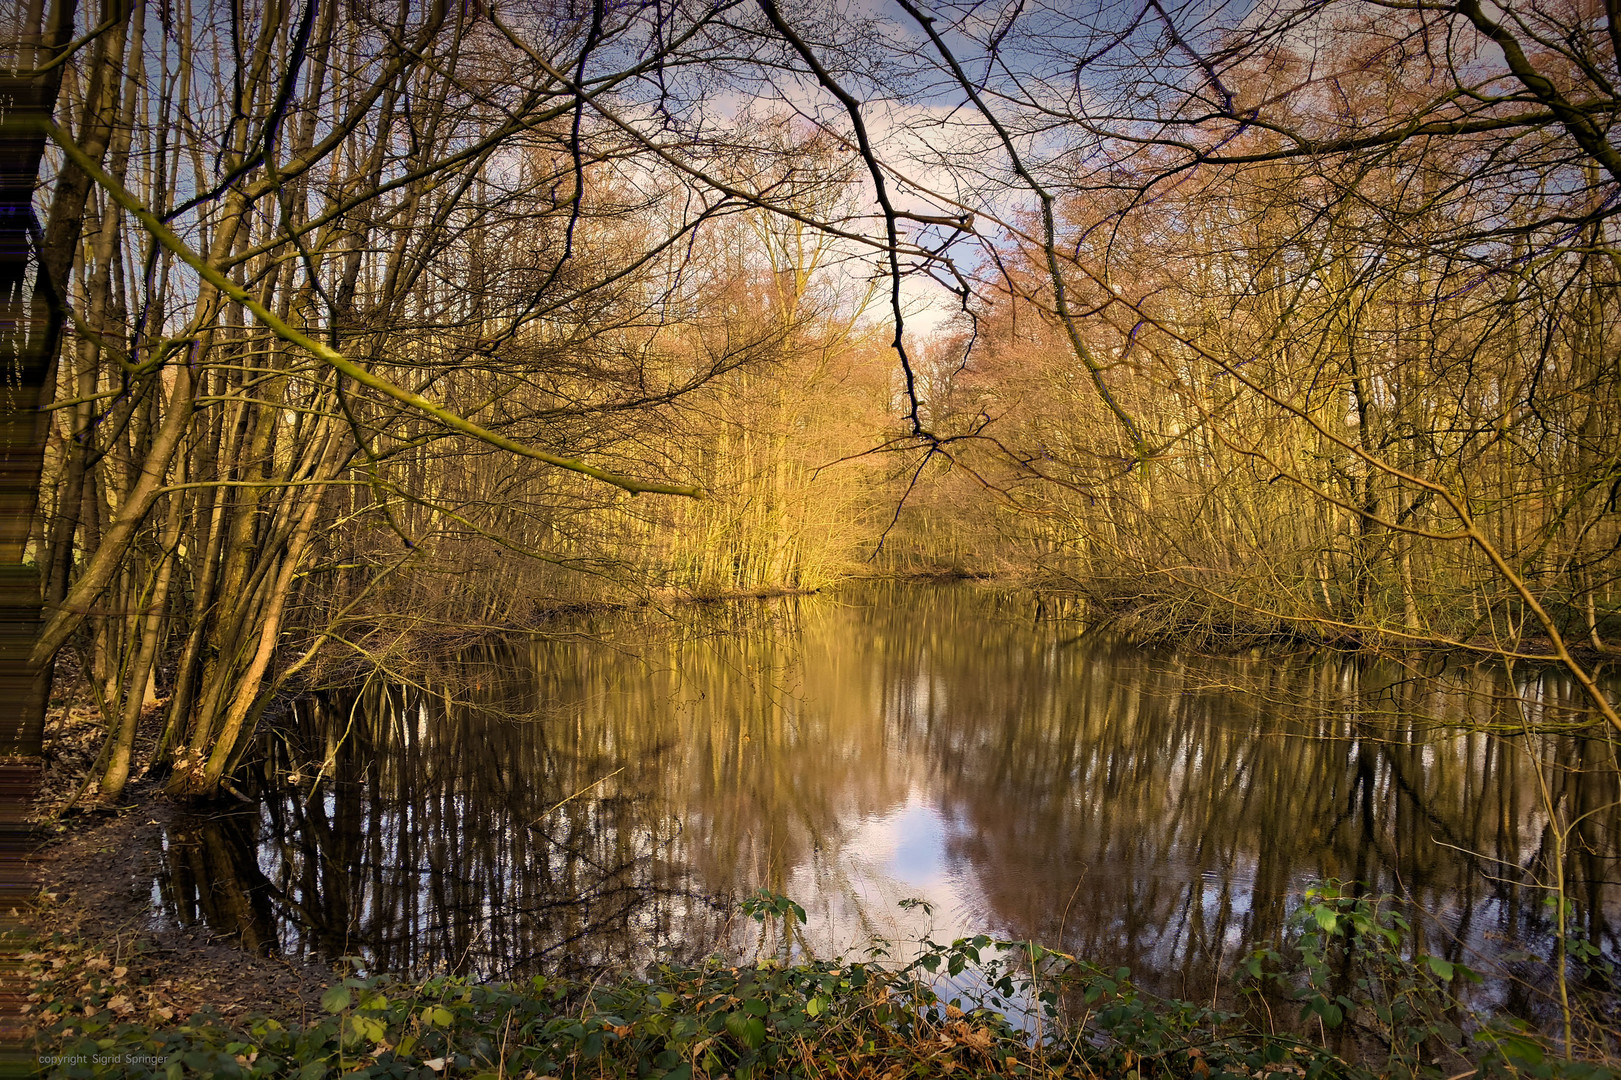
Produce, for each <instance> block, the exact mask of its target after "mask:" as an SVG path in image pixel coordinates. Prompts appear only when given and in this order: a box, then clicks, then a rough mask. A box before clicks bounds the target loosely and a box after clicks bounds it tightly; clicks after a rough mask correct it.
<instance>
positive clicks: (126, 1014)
mask: <svg viewBox="0 0 1621 1080" xmlns="http://www.w3.org/2000/svg"><path fill="white" fill-rule="evenodd" d="M86 728H97V729H98V730H99V725H95V724H94V723H93V721H91V720H90V718H89V716H88V715H83V716H77V717H76V716H74V715H72V714H71V710H70V711H69V715H66V716H63V715H61V714H59V715H58V716H57V717H55V718H53V724H52V730H51V732H50V735H51V743H50V744H49V749H48V750H47V753H46V774H45V777H44V780H43V783H42V785H41V798H40V801H39V803H38V804H37V814H36V823H37V828H38V835H39V836H40V837H41V841H42V842H41V845H40V846H39V847H38V849H37V850H35V852H34V853H33V855H32V857H31V858H30V860H29V862H30V868H31V869H32V871H33V876H34V879H35V880H36V881H37V882H38V883H39V886H40V887H39V891H38V894H37V898H36V902H35V904H34V905H33V908H32V910H31V911H28V912H25V913H23V915H24V918H23V923H24V927H25V930H26V931H31V933H32V938H33V940H32V941H31V942H29V943H27V944H26V945H25V946H24V947H25V949H26V951H25V953H24V955H23V958H22V959H23V960H24V962H25V965H26V968H25V971H26V974H27V975H28V976H29V978H30V980H31V982H32V983H33V985H32V987H31V990H32V993H30V995H29V1000H28V1002H27V1004H26V1006H25V1008H26V1010H27V1014H28V1015H30V1016H34V1017H39V1018H40V1019H39V1020H37V1021H36V1024H39V1025H40V1026H49V1024H50V1023H53V1022H54V1021H55V1018H54V1017H50V1016H48V1015H47V1014H49V1013H51V1012H52V1011H53V1010H51V1009H50V1006H52V1005H53V1004H57V1005H60V1004H62V1003H71V1005H72V1011H75V1012H77V1011H81V1010H82V1009H84V1008H85V1004H86V1003H88V1002H91V1001H93V1000H98V999H99V1001H100V1002H102V1003H105V1007H109V1008H111V1009H112V1010H113V1012H114V1013H115V1014H117V1015H118V1016H120V1017H121V1018H122V1019H126V1020H142V1021H151V1022H162V1021H168V1020H173V1019H179V1018H184V1017H187V1016H190V1015H191V1014H192V1013H195V1012H197V1011H199V1010H201V1009H204V1008H213V1009H215V1010H216V1011H218V1012H219V1013H220V1014H222V1015H224V1016H227V1017H229V1016H233V1015H238V1014H241V1013H246V1012H260V1013H265V1014H268V1015H271V1016H275V1017H276V1018H278V1019H281V1020H300V1019H302V1018H303V1017H304V1016H306V1015H308V1014H309V1013H310V1012H311V1011H312V1010H315V1009H316V1002H317V999H318V998H319V997H320V994H321V991H322V990H323V989H324V988H325V987H326V986H327V985H329V984H330V983H331V982H332V981H333V980H334V979H335V975H334V973H332V972H331V971H328V970H327V969H325V968H323V967H320V966H318V965H315V964H311V963H306V962H303V961H299V960H288V959H282V958H278V957H270V956H259V955H255V954H254V953H252V952H250V951H248V950H246V949H244V948H243V947H242V946H241V944H240V942H238V941H236V940H235V939H233V938H231V937H228V936H223V935H220V934H217V933H215V932H213V931H210V930H209V929H208V928H207V927H204V926H192V927H183V926H177V925H175V924H174V923H173V922H172V921H170V920H162V919H159V918H158V917H157V912H156V911H155V909H154V906H153V899H152V889H153V881H154V878H155V876H156V871H157V866H158V858H159V852H160V849H161V843H162V838H163V834H164V831H165V829H166V827H167V826H169V825H170V823H171V822H172V821H173V820H174V818H175V816H176V815H177V814H179V813H180V812H182V808H181V807H179V806H177V805H176V804H175V803H174V802H173V801H171V800H170V799H169V798H167V797H166V796H164V795H163V794H162V793H161V791H160V790H158V788H157V785H156V784H154V783H150V782H146V783H136V784H132V785H131V786H130V787H129V788H128V789H127V790H126V791H125V793H124V797H123V798H122V799H120V800H119V801H118V804H117V805H116V806H106V805H97V804H96V802H95V801H94V797H93V796H87V797H84V798H81V799H80V800H79V803H78V805H77V806H76V807H75V809H74V810H72V811H70V812H69V813H67V814H66V815H63V816H60V817H57V816H55V815H57V814H58V813H59V812H60V810H61V807H62V804H63V803H64V802H65V801H66V799H67V798H68V797H69V796H70V795H71V794H72V792H73V791H75V790H77V787H78V781H79V780H80V778H82V776H83V775H84V769H85V767H87V766H88V765H89V764H90V759H91V758H92V757H93V754H92V753H89V752H86V746H85V744H88V743H91V742H99V739H94V740H92V739H87V738H85V736H86V734H87V732H86V731H85V729H86Z"/></svg>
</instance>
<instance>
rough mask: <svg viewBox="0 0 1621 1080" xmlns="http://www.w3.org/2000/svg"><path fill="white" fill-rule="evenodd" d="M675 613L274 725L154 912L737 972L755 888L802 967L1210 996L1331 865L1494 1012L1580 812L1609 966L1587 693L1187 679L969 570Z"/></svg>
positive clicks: (1608, 753)
mask: <svg viewBox="0 0 1621 1080" xmlns="http://www.w3.org/2000/svg"><path fill="white" fill-rule="evenodd" d="M676 614H677V615H678V617H677V618H676V619H674V620H670V619H665V618H654V617H634V618H633V617H630V616H624V615H613V616H594V617H589V618H582V620H581V622H580V624H579V625H578V627H577V628H576V629H577V632H576V633H573V634H569V635H559V636H552V637H546V638H536V639H533V640H531V639H527V638H525V639H521V640H514V641H512V642H510V643H508V644H506V645H504V646H501V647H484V648H478V649H473V650H466V651H464V652H462V653H461V654H459V655H457V656H454V657H446V658H443V660H442V662H438V663H434V664H420V663H419V664H417V665H416V666H415V667H414V668H413V672H412V674H411V676H410V678H409V679H401V680H396V681H389V680H385V679H373V680H371V681H369V682H368V683H367V684H366V685H364V686H363V687H359V688H351V689H349V690H348V691H345V692H336V691H335V692H331V693H327V694H323V695H317V696H314V697H311V698H308V699H306V700H304V701H302V702H300V703H298V704H297V705H296V706H295V707H294V708H293V709H292V711H291V714H290V715H289V716H288V717H287V718H286V720H285V722H284V723H282V724H281V725H279V726H277V727H276V728H275V729H274V730H271V731H268V732H266V733H264V735H263V736H262V739H261V743H260V748H259V752H258V754H257V756H256V757H255V759H254V760H253V761H251V762H250V764H249V771H250V773H251V774H252V776H251V778H250V781H249V783H250V790H251V793H252V794H253V795H254V796H255V798H256V799H257V803H256V804H255V805H254V806H253V807H251V808H244V809H242V810H240V811H237V812H230V813H220V814H213V815H208V816H201V817H192V818H184V819H181V820H179V821H177V822H176V823H175V824H174V825H173V826H172V827H171V828H170V829H169V830H168V833H167V835H166V837H165V840H164V846H163V852H162V857H161V860H160V863H161V866H160V872H159V873H158V875H157V877H156V878H155V880H154V881H153V885H152V890H153V902H154V908H155V914H154V918H156V919H158V920H160V921H166V922H171V923H173V922H179V923H187V924H190V923H197V922H203V923H206V924H208V925H210V926H212V927H215V928H217V929H221V930H226V931H229V932H231V933H234V934H237V935H240V936H241V937H242V939H243V940H244V941H245V942H246V943H247V944H248V945H250V946H251V947H254V948H257V949H261V950H266V951H276V952H280V953H284V954H302V955H314V956H318V957H324V958H335V957H339V956H348V955H353V956H359V957H362V958H364V960H365V962H366V964H367V965H368V966H369V967H371V968H372V969H374V970H383V971H392V972H400V973H424V972H428V971H434V970H440V969H449V970H453V971H457V972H465V973H470V974H474V975H478V976H483V977H504V976H509V975H514V976H515V975H521V974H524V973H527V972H532V971H541V970H544V971H548V972H552V971H564V972H569V973H576V974H577V973H582V972H585V973H590V972H596V971H602V970H605V969H613V968H634V967H638V966H641V965H643V964H645V963H647V962H648V961H650V960H654V959H657V958H659V957H665V956H669V957H678V958H685V959H691V958H695V957H700V956H704V955H709V954H713V953H720V954H723V955H729V956H734V957H739V958H747V957H748V956H750V955H753V951H754V950H755V949H756V948H757V947H759V945H760V940H759V936H758V935H759V927H757V926H756V924H755V923H753V922H751V921H749V920H747V919H744V918H742V917H740V916H739V914H738V901H739V900H740V899H741V898H742V897H745V896H747V895H748V894H749V893H751V892H752V891H754V890H755V889H757V888H761V887H763V888H767V889H770V890H772V891H774V892H778V893H783V894H786V895H788V896H790V897H792V898H794V899H795V900H797V901H798V902H799V903H801V904H802V905H803V906H804V907H805V908H806V909H807V911H808V913H809V921H808V923H807V925H806V927H805V933H804V937H803V941H802V942H801V944H800V947H801V948H805V949H809V950H811V951H813V952H815V953H816V954H818V955H823V956H827V955H833V954H837V953H840V952H846V951H849V950H859V949H862V948H864V947H866V946H867V945H868V944H869V943H870V942H871V941H872V940H873V939H874V938H875V937H877V938H882V939H886V940H888V941H890V942H892V943H893V945H892V947H891V949H892V952H894V953H895V954H897V955H903V954H904V952H905V950H906V948H907V947H908V945H907V943H908V942H911V941H915V940H916V939H917V938H919V937H921V936H923V935H925V934H929V933H932V934H933V935H934V936H935V937H936V938H937V939H940V940H949V939H950V938H951V937H954V936H957V935H963V934H969V933H978V932H984V933H988V934H992V935H999V936H1004V937H1009V938H1018V939H1034V940H1037V941H1040V942H1043V943H1046V944H1049V945H1051V946H1055V947H1061V948H1063V949H1065V950H1067V951H1070V952H1073V953H1076V954H1078V955H1081V956H1084V957H1088V958H1092V959H1095V960H1097V961H1100V962H1102V963H1105V964H1107V965H1109V966H1115V965H1123V966H1128V967H1130V968H1131V969H1132V970H1133V971H1134V972H1135V973H1136V976H1137V978H1138V980H1139V981H1140V982H1141V983H1142V984H1143V985H1145V986H1147V987H1148V988H1150V989H1153V990H1156V991H1159V992H1162V993H1166V994H1171V995H1175V996H1181V997H1187V998H1191V999H1194V1000H1207V999H1210V998H1212V997H1214V996H1220V993H1221V988H1222V987H1224V986H1226V985H1228V984H1229V982H1230V976H1231V972H1232V970H1233V969H1234V966H1235V963H1236V961H1237V960H1239V959H1240V958H1242V957H1243V956H1244V955H1245V954H1246V953H1247V952H1248V951H1249V950H1250V949H1251V948H1253V947H1255V946H1257V945H1261V944H1266V943H1270V942H1274V941H1276V940H1277V939H1278V936H1279V933H1280V928H1281V926H1282V925H1283V923H1284V921H1285V919H1286V916H1287V914H1288V912H1289V911H1290V910H1292V908H1293V907H1294V906H1295V905H1296V904H1298V903H1299V900H1300V897H1301V895H1302V892H1303V890H1304V889H1305V888H1306V887H1307V885H1308V884H1310V883H1311V882H1313V881H1314V880H1318V879H1326V878H1338V879H1343V880H1346V881H1358V882H1364V883H1367V887H1368V888H1369V889H1370V890H1371V891H1372V892H1373V893H1379V894H1385V893H1388V894H1394V895H1397V896H1400V897H1402V898H1404V900H1405V901H1406V902H1408V903H1410V904H1411V905H1413V909H1414V910H1415V911H1417V912H1421V913H1423V914H1422V915H1421V916H1420V917H1418V918H1417V920H1416V923H1415V927H1416V931H1415V932H1416V933H1418V934H1419V935H1421V937H1422V941H1421V943H1420V944H1421V946H1422V948H1424V949H1425V950H1427V951H1429V952H1431V953H1434V954H1437V955H1444V956H1446V957H1448V958H1451V959H1454V960H1460V961H1464V962H1467V963H1469V964H1471V965H1472V966H1475V967H1477V968H1479V969H1481V970H1484V971H1486V972H1487V973H1488V974H1489V975H1490V976H1491V977H1490V978H1489V979H1488V982H1487V983H1486V984H1485V985H1484V987H1483V988H1482V989H1481V990H1479V991H1477V993H1478V994H1480V995H1484V996H1485V998H1487V999H1489V1002H1488V1003H1489V1004H1490V1005H1492V1006H1493V1007H1497V1008H1502V1009H1506V1010H1508V1011H1511V1012H1516V1013H1522V1014H1523V1013H1530V1012H1535V1011H1537V1010H1538V1008H1539V1006H1538V1004H1537V1003H1538V1002H1539V1001H1540V1000H1542V995H1543V993H1544V991H1545V990H1546V988H1547V987H1548V985H1549V983H1550V977H1549V974H1548V971H1549V969H1548V967H1547V958H1548V956H1549V950H1550V948H1551V947H1552V945H1551V943H1552V936H1551V929H1552V919H1551V911H1552V909H1551V908H1550V907H1549V906H1548V905H1547V904H1546V903H1545V902H1544V901H1545V899H1546V898H1547V897H1548V895H1549V892H1548V889H1547V888H1546V886H1547V885H1548V884H1549V883H1551V882H1552V881H1553V880H1554V867H1553V866H1552V863H1551V859H1552V854H1553V851H1554V834H1553V832H1552V831H1551V830H1550V828H1549V821H1550V816H1549V807H1550V806H1551V807H1553V808H1554V809H1555V811H1556V813H1557V817H1556V820H1558V821H1561V822H1570V821H1576V822H1577V823H1576V824H1575V825H1574V827H1573V829H1572V830H1571V832H1570V836H1569V842H1568V845H1567V847H1568V854H1567V857H1566V860H1565V863H1566V866H1565V870H1566V874H1567V878H1568V888H1569V892H1570V895H1571V897H1572V899H1574V901H1575V903H1576V909H1575V910H1576V915H1575V925H1574V926H1573V930H1574V932H1576V933H1577V934H1579V935H1582V936H1584V939H1585V940H1588V941H1591V942H1593V943H1595V944H1597V945H1598V946H1599V947H1600V948H1601V950H1602V951H1603V953H1604V954H1605V956H1606V958H1608V959H1609V960H1611V961H1614V960H1615V959H1616V958H1617V957H1618V956H1621V940H1618V930H1621V842H1618V837H1621V810H1618V790H1617V782H1616V778H1617V750H1616V745H1615V742H1614V741H1613V740H1611V739H1609V738H1607V737H1606V736H1605V734H1604V733H1603V732H1594V731H1588V732H1587V733H1586V734H1574V735H1573V734H1556V733H1550V732H1549V731H1548V730H1546V729H1548V728H1550V727H1555V728H1557V727H1559V726H1561V725H1563V724H1564V723H1565V722H1566V721H1567V720H1568V719H1569V718H1570V717H1571V716H1572V715H1573V713H1574V711H1575V707H1576V706H1578V705H1579V704H1580V700H1579V698H1578V697H1577V696H1576V692H1575V690H1574V689H1573V688H1572V687H1571V686H1569V685H1567V683H1566V682H1565V681H1564V680H1563V679H1561V678H1560V677H1559V676H1558V675H1557V674H1556V673H1549V672H1541V673H1535V672H1532V673H1528V672H1525V671H1515V672H1505V671H1504V670H1503V668H1502V666H1501V664H1500V663H1499V664H1497V665H1496V666H1492V665H1486V664H1483V665H1481V666H1479V667H1469V666H1459V665H1457V664H1451V665H1446V666H1440V667H1438V666H1437V662H1436V661H1434V660H1430V661H1428V662H1427V663H1428V665H1429V666H1428V668H1427V669H1426V670H1418V667H1419V661H1414V662H1413V664H1410V665H1407V664H1402V663H1398V662H1395V661H1388V660H1387V661H1381V662H1372V661H1369V660H1367V659H1366V658H1360V657H1355V656H1348V655H1344V654H1335V653H1311V652H1301V653H1299V654H1289V655H1270V654H1269V655H1264V656H1263V655H1246V656H1243V657H1220V658H1211V657H1200V656H1196V655H1192V654H1189V653H1185V652H1178V651H1174V650H1168V649H1162V648H1147V647H1141V646H1137V645H1134V644H1132V643H1130V642H1129V641H1125V640H1121V639H1118V638H1112V637H1109V636H1106V635H1103V634H1099V633H1084V632H1082V630H1081V628H1080V627H1079V626H1078V625H1077V624H1074V623H1072V622H1069V621H1067V620H1065V619H1062V618H1054V617H1051V614H1052V613H1051V611H1050V610H1045V609H1042V608H1040V607H1039V606H1038V605H1037V603H1036V602H1035V601H1034V600H1032V599H1031V598H1029V597H1025V596H1020V595H1016V594H1008V593H1004V592H998V591H995V590H992V589H989V588H986V587H984V586H980V585H975V584H971V583H960V584H950V585H890V586H864V587H859V588H851V589H847V590H842V591H839V592H836V593H831V594H826V595H818V596H811V597H797V598H784V599H778V600H771V601H761V602H750V603H742V604H728V605H706V606H688V607H686V608H682V609H679V610H678V611H677V613H676ZM1529 729H1537V730H1538V733H1537V734H1528V733H1527V732H1528V730H1529ZM1577 819H1579V821H1578V820H1577ZM912 900H920V901H923V903H921V904H917V903H908V904H905V905H903V904H902V901H912Z"/></svg>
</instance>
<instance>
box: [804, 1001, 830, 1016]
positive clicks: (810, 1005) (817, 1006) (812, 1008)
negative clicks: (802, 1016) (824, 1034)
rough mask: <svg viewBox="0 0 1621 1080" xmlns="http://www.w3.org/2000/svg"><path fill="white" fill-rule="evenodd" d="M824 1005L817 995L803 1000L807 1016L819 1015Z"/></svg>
mask: <svg viewBox="0 0 1621 1080" xmlns="http://www.w3.org/2000/svg"><path fill="white" fill-rule="evenodd" d="M825 1007H826V1006H825V1005H824V1004H823V1003H822V999H821V998H819V997H813V998H811V999H810V1000H809V1001H807V1002H805V1012H806V1014H807V1015H809V1016H821V1015H822V1010H823V1009H824V1008H825Z"/></svg>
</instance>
